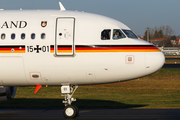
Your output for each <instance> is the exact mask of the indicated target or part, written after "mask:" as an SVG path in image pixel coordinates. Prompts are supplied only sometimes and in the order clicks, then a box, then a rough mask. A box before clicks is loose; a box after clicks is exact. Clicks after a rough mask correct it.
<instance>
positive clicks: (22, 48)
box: [0, 48, 25, 50]
mask: <svg viewBox="0 0 180 120" xmlns="http://www.w3.org/2000/svg"><path fill="white" fill-rule="evenodd" d="M11 49H14V50H25V48H22V49H19V48H0V50H11Z"/></svg>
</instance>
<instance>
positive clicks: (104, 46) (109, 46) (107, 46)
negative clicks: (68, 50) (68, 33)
mask: <svg viewBox="0 0 180 120" xmlns="http://www.w3.org/2000/svg"><path fill="white" fill-rule="evenodd" d="M51 47H54V45H51ZM58 47H72V45H58ZM76 47H77V48H78V47H86V48H87V47H155V46H154V45H76Z"/></svg>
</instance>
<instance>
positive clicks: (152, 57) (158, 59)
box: [146, 52, 165, 74]
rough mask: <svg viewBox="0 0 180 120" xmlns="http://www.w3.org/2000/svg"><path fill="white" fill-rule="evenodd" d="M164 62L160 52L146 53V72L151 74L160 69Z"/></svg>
mask: <svg viewBox="0 0 180 120" xmlns="http://www.w3.org/2000/svg"><path fill="white" fill-rule="evenodd" d="M164 62H165V57H164V54H163V53H162V52H149V53H146V74H152V73H154V72H156V71H157V70H159V69H161V68H162V66H163V65H164Z"/></svg>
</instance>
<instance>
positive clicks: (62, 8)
mask: <svg viewBox="0 0 180 120" xmlns="http://www.w3.org/2000/svg"><path fill="white" fill-rule="evenodd" d="M59 7H60V10H66V9H65V7H64V6H63V5H62V3H61V2H59Z"/></svg>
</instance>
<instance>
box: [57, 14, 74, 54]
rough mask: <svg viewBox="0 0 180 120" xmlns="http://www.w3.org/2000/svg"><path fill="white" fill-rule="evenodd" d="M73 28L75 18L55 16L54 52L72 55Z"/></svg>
mask: <svg viewBox="0 0 180 120" xmlns="http://www.w3.org/2000/svg"><path fill="white" fill-rule="evenodd" d="M74 28H75V18H72V17H61V18H57V20H56V37H55V39H56V41H55V53H56V55H57V56H73V55H74V32H75V31H74Z"/></svg>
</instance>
